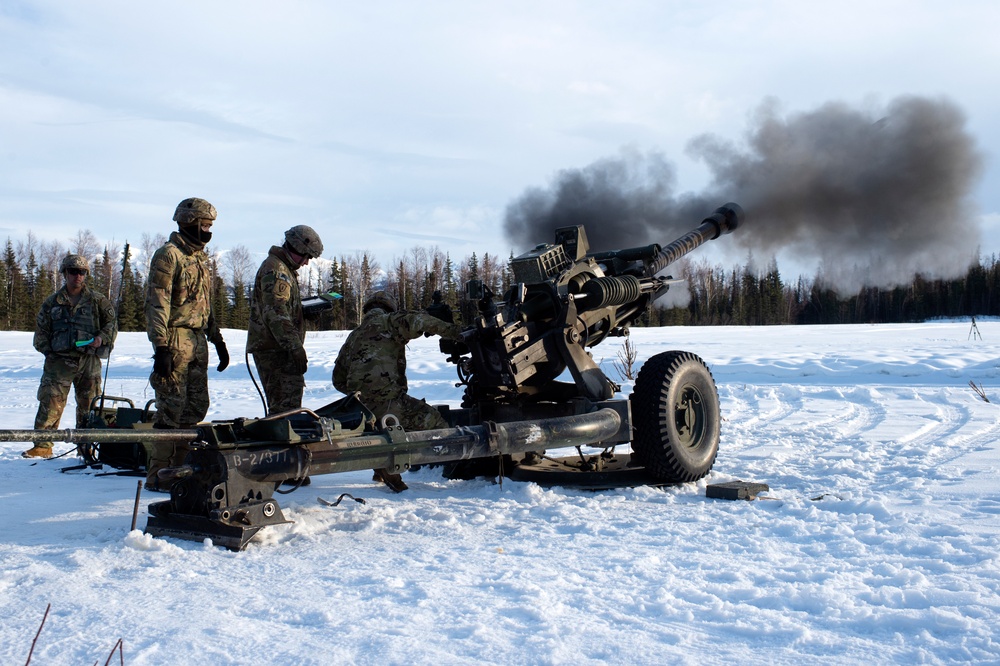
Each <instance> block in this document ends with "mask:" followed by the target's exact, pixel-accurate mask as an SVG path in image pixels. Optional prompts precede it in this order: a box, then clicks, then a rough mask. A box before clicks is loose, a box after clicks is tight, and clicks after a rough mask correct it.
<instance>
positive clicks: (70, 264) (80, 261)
mask: <svg viewBox="0 0 1000 666" xmlns="http://www.w3.org/2000/svg"><path fill="white" fill-rule="evenodd" d="M67 268H79V269H81V270H85V271H87V272H90V263H89V262H88V261H87V259H86V257H82V256H80V255H79V254H67V255H66V256H65V257H63V259H62V261H61V262H60V263H59V272H60V273H63V272H65V271H66V269H67Z"/></svg>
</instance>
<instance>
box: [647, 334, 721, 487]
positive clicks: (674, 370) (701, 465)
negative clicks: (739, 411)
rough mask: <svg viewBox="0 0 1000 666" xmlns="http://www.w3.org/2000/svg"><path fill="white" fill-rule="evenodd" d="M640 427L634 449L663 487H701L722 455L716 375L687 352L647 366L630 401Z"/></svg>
mask: <svg viewBox="0 0 1000 666" xmlns="http://www.w3.org/2000/svg"><path fill="white" fill-rule="evenodd" d="M629 399H630V400H631V402H632V415H633V419H634V423H635V437H634V439H633V441H632V449H633V451H634V453H635V455H636V457H637V458H638V459H639V461H640V462H642V464H643V465H644V466H645V467H646V468H647V469H648V470H649V471H650V472H651V473H652V474H653V476H654V477H656V478H657V479H658V480H660V481H662V482H681V483H683V482H688V481H697V480H698V479H700V478H702V477H704V476H705V475H706V474H708V472H709V470H711V469H712V465H713V464H715V457H716V455H718V453H719V430H720V420H721V419H720V409H719V393H718V390H716V387H715V379H714V378H713V377H712V372H711V371H710V370H709V369H708V366H707V365H705V362H704V361H702V360H701V359H700V358H698V356H696V355H694V354H691V353H689V352H683V351H668V352H663V353H661V354H656V355H655V356H653V357H651V358H650V359H649V360H648V361H646V362H645V363H644V364H643V366H642V369H641V370H640V371H639V376H638V377H637V378H636V382H635V389H634V390H633V392H632V395H631V397H630V398H629Z"/></svg>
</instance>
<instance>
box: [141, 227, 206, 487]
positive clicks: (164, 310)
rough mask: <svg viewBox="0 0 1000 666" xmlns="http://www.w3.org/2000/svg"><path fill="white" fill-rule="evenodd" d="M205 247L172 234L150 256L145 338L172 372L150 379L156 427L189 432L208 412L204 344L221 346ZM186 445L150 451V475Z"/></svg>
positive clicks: (173, 459) (179, 455) (176, 457)
mask: <svg viewBox="0 0 1000 666" xmlns="http://www.w3.org/2000/svg"><path fill="white" fill-rule="evenodd" d="M203 248H204V243H198V242H196V241H193V240H191V239H190V238H188V237H187V236H185V235H183V234H181V233H178V232H176V231H175V232H173V233H171V234H170V238H169V240H167V242H166V243H164V244H163V245H162V246H161V247H160V249H158V250H157V251H156V253H155V254H153V259H152V261H151V262H150V265H149V280H148V282H147V287H146V335H147V336H148V337H149V341H150V342H152V343H153V347H154V349H155V348H157V347H167V348H169V350H170V356H171V358H172V365H173V368H172V371H171V373H170V374H169V375H168V376H166V377H161V376H160V375H158V374H157V373H155V372H154V373H152V374H151V375H150V376H149V383H150V384H151V385H152V387H153V389H154V390H155V391H156V419H155V422H154V427H157V428H191V427H193V426H194V425H195V424H197V423H199V422H200V421H201V420H202V419H204V418H205V415H206V414H207V413H208V406H209V397H208V343H207V341H206V335H207V338H208V340H211V341H212V343H213V344H215V345H216V347H217V348H218V346H219V345H220V344H224V343H223V341H222V333H221V332H220V331H219V327H218V325H217V324H216V323H215V317H214V316H213V313H212V303H211V299H210V288H209V287H210V280H211V275H210V273H209V270H208V257H207V256H206V254H205V252H204V250H203ZM186 452H187V447H183V446H176V447H175V445H173V444H169V443H168V444H156V445H153V446H152V447H151V450H150V454H149V458H150V462H149V476H150V479H153V478H155V473H156V470H157V469H159V468H160V467H166V466H169V465H174V464H179V463H180V462H182V461H183V457H184V454H185V453H186Z"/></svg>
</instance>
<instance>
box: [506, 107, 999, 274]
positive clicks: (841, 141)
mask: <svg viewBox="0 0 1000 666" xmlns="http://www.w3.org/2000/svg"><path fill="white" fill-rule="evenodd" d="M750 125H751V126H750V129H749V130H748V132H747V135H746V140H745V145H742V146H738V145H735V144H732V143H729V142H726V141H723V140H722V139H720V138H718V137H715V136H711V135H703V136H700V137H697V138H695V139H694V140H692V141H691V142H690V143H689V145H688V152H689V154H690V155H691V156H693V157H695V158H698V159H701V160H703V161H704V162H705V163H706V164H707V165H708V167H709V169H710V171H711V174H712V178H711V181H710V183H709V185H708V186H707V187H706V188H705V189H704V191H702V192H697V193H682V194H677V193H676V192H675V189H676V174H675V170H674V167H673V165H672V164H671V163H670V162H669V161H668V160H667V159H666V157H665V156H663V155H662V154H660V153H656V152H649V153H641V152H639V151H637V150H626V151H623V152H622V154H621V155H620V156H618V157H615V158H607V159H603V160H600V161H598V162H595V163H593V164H591V165H589V166H587V167H584V168H582V169H567V170H564V171H561V172H559V173H558V174H557V175H556V177H555V178H554V180H553V182H552V185H551V186H550V187H549V188H548V189H542V188H533V189H529V190H527V191H526V192H525V193H524V194H523V195H521V196H520V197H519V198H518V199H516V200H515V201H513V202H512V203H511V204H510V205H509V206H508V207H507V213H506V219H505V222H504V228H505V231H506V233H507V235H508V238H509V239H510V240H511V241H512V242H513V243H514V244H515V245H516V246H518V247H530V246H533V245H534V244H537V243H539V242H543V241H548V242H551V239H552V238H553V231H554V230H555V229H556V228H558V227H560V226H566V225H570V224H584V225H586V228H587V235H588V237H589V239H590V242H591V247H592V248H593V249H594V250H608V249H613V248H622V247H632V246H636V245H643V244H646V243H650V242H660V243H661V244H662V243H666V242H669V241H671V240H673V239H674V238H675V237H677V236H679V235H680V234H682V233H684V232H686V231H688V230H689V229H692V228H694V227H695V226H697V225H698V224H699V223H700V222H701V220H702V219H703V218H704V217H705V216H707V215H708V214H709V213H711V212H712V210H714V209H715V208H716V207H717V206H719V205H721V204H723V203H725V202H727V201H735V202H737V203H739V204H740V205H741V206H743V208H744V210H745V211H746V214H747V220H746V225H745V226H744V227H742V228H741V229H739V230H738V231H737V232H736V233H734V234H732V235H730V236H726V237H725V238H724V239H723V240H721V241H720V242H724V243H734V244H737V245H738V246H739V247H741V248H743V249H745V250H749V251H752V252H754V253H755V254H763V255H767V256H773V255H775V254H777V253H778V252H784V253H785V255H786V256H792V257H794V258H795V259H796V260H797V262H798V263H800V264H814V265H816V266H817V268H818V275H819V276H820V278H821V280H822V281H823V282H824V284H826V285H828V286H831V287H833V288H834V289H836V290H837V291H839V292H840V293H842V294H850V293H855V292H856V291H857V290H858V289H860V288H861V287H862V286H866V285H870V286H880V287H891V286H895V285H899V284H907V283H909V282H910V281H911V280H912V278H913V276H914V275H915V274H917V273H920V274H922V275H924V276H926V277H940V278H950V277H957V276H960V275H963V274H964V273H965V272H966V270H967V269H968V267H969V266H970V265H971V263H972V262H974V261H975V260H976V258H977V256H976V255H977V251H978V246H979V241H980V232H979V227H978V224H977V221H976V217H975V211H974V209H973V206H972V205H971V202H970V196H971V192H972V188H973V186H974V184H975V182H976V180H977V178H978V177H979V175H980V173H981V170H982V157H981V156H980V154H979V152H978V150H977V148H976V146H975V142H974V140H973V139H972V137H971V136H970V135H969V134H968V133H967V131H966V129H965V117H964V114H963V113H962V112H961V110H960V109H959V108H958V107H957V106H955V105H954V104H953V103H951V102H949V101H947V100H943V99H929V98H921V97H903V98H898V99H896V100H893V101H892V102H891V103H889V104H888V105H887V106H886V107H885V108H884V109H866V110H861V109H855V108H851V107H849V106H847V105H845V104H840V103H829V104H826V105H824V106H822V107H820V108H818V109H816V110H814V111H810V112H805V113H796V114H790V115H787V116H782V115H781V114H780V113H779V111H778V108H777V104H776V103H775V102H773V101H768V102H765V103H764V104H762V105H761V106H760V107H759V108H758V109H757V110H756V111H755V112H754V113H753V115H752V117H751V123H750Z"/></svg>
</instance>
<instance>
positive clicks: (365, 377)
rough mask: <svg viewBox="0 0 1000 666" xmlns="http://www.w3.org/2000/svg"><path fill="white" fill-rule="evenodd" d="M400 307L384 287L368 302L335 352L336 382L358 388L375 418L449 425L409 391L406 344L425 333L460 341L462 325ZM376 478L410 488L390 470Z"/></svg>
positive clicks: (424, 426)
mask: <svg viewBox="0 0 1000 666" xmlns="http://www.w3.org/2000/svg"><path fill="white" fill-rule="evenodd" d="M396 310H397V306H396V300H395V299H394V298H392V296H390V295H389V294H387V293H386V292H384V291H377V292H375V293H374V294H372V295H371V297H370V298H369V299H368V300H367V301H365V304H364V305H363V306H362V308H361V311H362V312H363V313H364V318H363V319H362V320H361V323H360V324H359V325H358V327H357V328H356V329H354V330H353V331H351V334H350V335H348V336H347V340H345V341H344V345H343V347H341V348H340V353H339V354H338V355H337V361H336V363H335V364H334V367H333V386H334V387H335V388H336V389H337V390H338V391H340V392H341V393H353V392H355V391H360V392H361V400H362V402H364V403H365V406H367V407H368V408H369V409H371V410H372V412H374V413H375V416H376V417H377V418H379V419H381V418H382V417H383V416H385V415H386V414H394V415H395V416H396V417H397V418H399V422H400V424H401V425H402V426H403V427H404V428H405V429H407V430H434V429H437V428H447V427H448V422H447V421H445V420H444V417H443V416H441V414H440V412H438V411H437V410H436V409H434V408H433V407H431V406H430V405H428V404H427V403H426V402H425V401H423V400H417V399H416V398H413V397H411V396H410V395H408V394H407V392H406V389H407V384H406V343H407V342H409V341H410V340H413V339H415V338H419V337H420V336H421V335H425V334H426V335H440V336H441V337H443V338H447V339H452V340H458V339H460V338H461V333H462V329H461V327H460V326H459V325H458V324H450V323H448V322H444V321H441V320H440V319H438V318H437V317H434V316H433V315H429V314H427V313H423V312H420V313H407V312H397V311H396ZM373 480H375V481H382V482H384V483H385V484H386V485H388V486H389V487H390V488H392V489H393V490H395V491H396V492H401V491H403V490H405V489H406V484H405V483H403V479H402V477H400V475H399V474H392V473H390V472H389V471H388V470H384V469H377V470H375V475H374V478H373Z"/></svg>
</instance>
